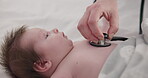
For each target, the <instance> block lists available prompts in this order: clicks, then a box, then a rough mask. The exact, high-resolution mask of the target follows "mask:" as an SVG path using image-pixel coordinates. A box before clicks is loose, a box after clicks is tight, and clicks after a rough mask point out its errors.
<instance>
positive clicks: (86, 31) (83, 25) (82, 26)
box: [77, 11, 98, 41]
mask: <svg viewBox="0 0 148 78" xmlns="http://www.w3.org/2000/svg"><path fill="white" fill-rule="evenodd" d="M89 14H90V13H89V11H86V12H85V13H84V15H83V17H82V18H81V20H80V21H79V24H78V26H77V28H78V30H79V31H80V33H81V34H82V36H83V37H84V38H86V39H88V40H89V41H98V39H97V38H96V37H95V36H94V35H93V34H92V32H91V30H90V28H89V27H88V23H87V21H88V17H89Z"/></svg>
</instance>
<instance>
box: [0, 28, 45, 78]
mask: <svg viewBox="0 0 148 78" xmlns="http://www.w3.org/2000/svg"><path fill="white" fill-rule="evenodd" d="M26 29H27V26H21V27H19V28H17V29H13V30H12V31H11V32H8V33H7V34H6V36H5V38H4V40H3V43H2V45H1V52H0V53H1V54H0V58H1V59H0V64H1V65H2V66H3V67H4V69H5V70H6V73H8V74H9V75H10V76H12V78H44V76H42V75H41V74H39V73H38V72H36V71H35V70H34V69H33V65H34V62H36V61H38V60H40V58H39V56H38V55H37V54H36V53H35V52H34V50H33V49H23V48H22V47H20V39H21V36H22V35H23V34H24V32H25V31H26Z"/></svg>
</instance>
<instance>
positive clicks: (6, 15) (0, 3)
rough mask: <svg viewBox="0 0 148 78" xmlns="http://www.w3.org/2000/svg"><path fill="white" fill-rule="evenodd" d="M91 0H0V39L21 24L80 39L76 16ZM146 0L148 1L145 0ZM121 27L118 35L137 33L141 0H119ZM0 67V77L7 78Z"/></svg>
mask: <svg viewBox="0 0 148 78" xmlns="http://www.w3.org/2000/svg"><path fill="white" fill-rule="evenodd" d="M92 2H93V0H0V41H1V40H2V37H3V36H4V34H5V33H6V31H8V30H10V29H11V28H15V27H18V26H22V25H24V24H25V25H28V26H30V27H41V28H45V29H49V30H50V29H53V28H58V29H59V30H61V31H64V32H65V34H66V35H67V36H68V37H69V38H70V39H72V40H73V41H76V40H80V39H83V37H82V36H81V35H80V33H79V32H78V30H77V27H76V26H77V24H78V21H79V19H80V18H81V17H82V15H83V14H84V11H85V9H86V7H87V6H89V5H90V4H92ZM146 2H147V3H148V1H146ZM118 3H119V15H120V29H119V32H118V33H117V35H122V36H133V35H137V34H138V25H139V24H138V23H139V20H138V18H139V6H140V0H118ZM1 69H2V67H0V76H1V78H9V76H7V75H6V74H5V73H4V72H3V70H1Z"/></svg>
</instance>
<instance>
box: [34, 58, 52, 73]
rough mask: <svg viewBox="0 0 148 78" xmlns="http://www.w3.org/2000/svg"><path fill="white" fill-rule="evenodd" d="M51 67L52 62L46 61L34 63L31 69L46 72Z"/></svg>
mask: <svg viewBox="0 0 148 78" xmlns="http://www.w3.org/2000/svg"><path fill="white" fill-rule="evenodd" d="M51 66H52V62H51V61H46V60H42V61H36V62H35V63H34V65H33V69H34V70H35V71H37V72H40V73H42V72H46V71H48V70H49V69H50V68H51Z"/></svg>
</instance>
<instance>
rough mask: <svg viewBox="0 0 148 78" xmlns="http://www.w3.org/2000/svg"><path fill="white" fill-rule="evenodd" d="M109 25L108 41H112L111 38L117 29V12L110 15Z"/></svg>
mask: <svg viewBox="0 0 148 78" xmlns="http://www.w3.org/2000/svg"><path fill="white" fill-rule="evenodd" d="M109 23H110V27H109V29H108V34H109V39H112V37H113V36H114V34H115V33H116V32H117V31H118V29H119V15H118V12H117V11H115V12H113V13H112V14H111V15H110V18H109Z"/></svg>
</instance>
